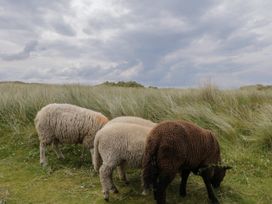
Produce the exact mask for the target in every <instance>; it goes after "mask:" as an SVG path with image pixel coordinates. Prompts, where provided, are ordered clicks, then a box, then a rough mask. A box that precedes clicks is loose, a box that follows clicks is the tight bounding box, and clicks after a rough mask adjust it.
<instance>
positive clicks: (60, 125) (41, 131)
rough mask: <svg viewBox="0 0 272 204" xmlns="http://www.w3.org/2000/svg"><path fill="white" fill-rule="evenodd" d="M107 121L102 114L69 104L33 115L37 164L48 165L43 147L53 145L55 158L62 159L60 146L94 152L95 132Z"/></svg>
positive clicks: (49, 107) (47, 107) (48, 108)
mask: <svg viewBox="0 0 272 204" xmlns="http://www.w3.org/2000/svg"><path fill="white" fill-rule="evenodd" d="M107 122H108V119H107V118H106V117H105V116H104V115H103V114H101V113H99V112H95V111H92V110H89V109H86V108H81V107H78V106H75V105H70V104H56V103H54V104H49V105H47V106H45V107H43V108H42V109H41V110H40V111H39V112H38V113H37V115H36V118H35V127H36V130H37V132H38V135H39V140H40V164H41V165H43V166H45V165H46V164H47V161H46V158H45V148H46V145H49V144H52V147H53V150H54V151H55V152H56V154H57V157H58V158H62V159H63V158H64V156H63V154H62V152H61V151H60V149H59V148H58V144H59V143H66V144H78V143H80V144H83V146H85V147H86V148H88V149H91V148H93V141H94V137H95V134H96V132H97V131H98V130H99V129H101V128H102V127H103V126H104V125H105V124H106V123H107Z"/></svg>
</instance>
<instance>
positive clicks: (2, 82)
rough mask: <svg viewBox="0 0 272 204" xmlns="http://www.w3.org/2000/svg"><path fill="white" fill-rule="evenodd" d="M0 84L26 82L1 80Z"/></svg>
mask: <svg viewBox="0 0 272 204" xmlns="http://www.w3.org/2000/svg"><path fill="white" fill-rule="evenodd" d="M0 84H25V82H22V81H0Z"/></svg>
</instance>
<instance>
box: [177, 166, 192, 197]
mask: <svg viewBox="0 0 272 204" xmlns="http://www.w3.org/2000/svg"><path fill="white" fill-rule="evenodd" d="M189 174H190V170H182V172H181V182H180V188H179V194H180V195H181V196H182V197H185V196H186V194H187V193H186V185H187V180H188V177H189Z"/></svg>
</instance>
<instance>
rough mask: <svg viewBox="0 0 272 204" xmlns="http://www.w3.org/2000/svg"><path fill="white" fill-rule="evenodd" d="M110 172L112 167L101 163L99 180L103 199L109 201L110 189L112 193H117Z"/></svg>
mask: <svg viewBox="0 0 272 204" xmlns="http://www.w3.org/2000/svg"><path fill="white" fill-rule="evenodd" d="M112 172H113V167H111V166H108V165H106V164H102V166H101V167H100V169H99V176H100V182H101V185H102V189H103V194H104V199H105V200H106V201H109V192H110V191H113V192H114V193H118V190H117V188H116V187H115V185H114V184H113V181H112Z"/></svg>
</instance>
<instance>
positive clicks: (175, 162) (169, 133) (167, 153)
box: [148, 121, 220, 171]
mask: <svg viewBox="0 0 272 204" xmlns="http://www.w3.org/2000/svg"><path fill="white" fill-rule="evenodd" d="M148 140H154V141H157V143H158V144H159V146H158V152H157V156H158V158H159V159H158V161H159V162H160V164H159V165H160V166H161V167H162V168H164V169H169V171H170V170H171V169H175V168H177V167H178V166H179V167H182V166H184V167H190V168H197V167H198V166H201V165H207V164H211V163H216V162H218V160H219V157H220V152H219V145H218V143H217V141H216V139H215V137H213V136H212V134H211V132H210V131H208V130H205V129H203V128H200V127H198V126H196V125H194V124H193V123H190V122H186V121H166V122H162V123H160V124H158V125H157V126H156V127H155V128H154V129H153V130H152V131H151V133H150V135H149V138H148Z"/></svg>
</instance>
